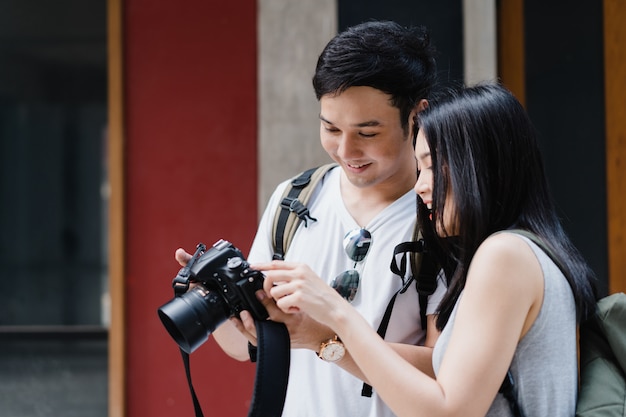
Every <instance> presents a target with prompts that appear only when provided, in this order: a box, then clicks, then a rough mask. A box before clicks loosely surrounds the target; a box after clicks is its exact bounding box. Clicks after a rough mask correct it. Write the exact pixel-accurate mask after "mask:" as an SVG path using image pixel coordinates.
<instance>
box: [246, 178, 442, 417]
mask: <svg viewBox="0 0 626 417" xmlns="http://www.w3.org/2000/svg"><path fill="white" fill-rule="evenodd" d="M340 175H341V169H340V168H336V169H333V170H331V171H330V172H329V173H327V174H326V176H325V177H324V179H323V183H322V182H321V183H320V184H319V185H318V187H317V189H316V190H315V191H314V194H313V195H312V198H311V201H310V202H309V204H308V207H309V211H310V213H311V216H312V217H314V218H315V219H317V221H315V222H312V221H308V224H307V226H306V227H305V225H304V222H303V223H301V224H300V227H298V229H297V231H296V234H295V235H294V238H293V241H292V243H291V246H290V247H289V249H288V250H287V252H286V255H285V260H286V261H294V262H303V263H306V264H308V265H309V266H310V267H311V268H312V269H313V270H314V271H315V272H316V273H317V274H318V275H319V276H320V277H322V278H323V279H325V280H326V281H327V282H328V283H329V284H330V282H331V281H332V280H333V279H334V278H335V277H336V276H337V275H339V274H340V273H341V272H343V271H346V270H348V269H352V268H353V267H354V261H352V260H350V259H349V258H348V256H347V255H346V253H345V250H344V248H343V238H344V236H345V235H346V233H348V232H349V231H351V230H354V229H357V228H361V227H365V229H367V230H368V231H369V232H370V233H371V235H372V241H371V245H370V248H369V252H368V254H367V256H366V258H365V259H364V260H363V261H362V262H359V263H358V264H357V265H356V268H355V269H356V270H357V271H358V272H359V275H360V277H361V278H360V283H359V288H358V291H357V293H356V297H355V298H354V300H353V301H352V305H353V306H354V307H355V308H356V309H357V310H358V311H359V312H360V313H361V315H363V317H365V319H366V320H367V321H368V322H369V323H370V324H371V325H372V327H373V328H374V329H377V328H378V325H379V324H380V322H381V320H382V317H383V315H384V312H385V309H386V308H387V305H388V303H389V301H390V299H391V298H392V296H393V295H394V294H395V293H396V292H397V291H398V290H399V289H400V288H401V287H402V280H401V278H400V277H399V276H398V275H395V274H393V273H392V272H391V270H390V263H391V259H392V256H393V250H394V248H395V246H396V245H397V244H399V243H401V242H405V241H409V240H411V239H412V235H413V228H414V226H415V221H416V208H415V207H416V206H415V199H416V197H415V194H414V193H413V191H409V192H407V193H406V194H405V195H404V196H402V197H401V198H399V199H398V200H396V201H395V202H394V203H392V204H391V205H389V206H388V207H386V208H385V209H384V210H383V211H382V212H380V213H379V214H378V215H377V216H376V217H375V218H374V219H372V221H371V222H370V223H369V224H367V225H359V224H357V223H356V222H355V220H354V219H353V218H352V217H351V216H350V214H349V213H348V211H347V210H346V207H345V206H344V203H343V200H342V197H341V193H340V186H339V179H340ZM287 184H288V181H285V182H283V183H282V184H281V185H279V186H278V187H277V189H276V190H275V191H274V193H273V195H272V197H271V199H270V201H269V203H268V205H267V208H266V210H265V213H264V214H263V217H262V219H261V222H260V225H259V229H258V231H257V235H256V237H255V240H254V242H253V245H252V247H251V249H250V254H249V256H248V260H249V262H250V263H255V262H266V261H268V260H271V258H272V254H273V251H272V224H273V221H274V216H275V213H276V209H277V206H278V204H279V203H280V201H279V200H280V198H281V196H282V193H283V191H284V189H285V187H286V186H287ZM444 293H445V286H444V285H443V283H442V282H439V286H438V288H437V291H436V292H435V294H433V296H431V297H430V300H429V303H428V308H427V314H432V313H434V312H435V311H436V309H437V307H438V305H439V302H440V301H441V298H442V297H443V294H444ZM424 339H425V331H423V330H422V327H421V319H420V309H419V301H418V295H417V290H416V289H415V286H414V285H412V286H411V287H410V288H409V290H407V291H406V292H405V293H404V294H399V295H398V297H397V299H396V302H395V305H394V307H393V313H392V315H391V319H390V321H389V326H388V328H387V333H386V336H385V340H387V341H389V342H401V343H407V344H412V345H417V344H423V342H424ZM372 360H376V358H372ZM362 387H363V382H362V381H361V380H360V379H358V378H356V377H354V376H352V375H351V374H350V373H348V372H346V371H344V370H343V369H341V368H340V367H339V366H337V365H336V364H332V363H327V362H324V361H322V360H321V359H319V358H318V357H317V355H316V354H315V352H312V351H311V350H308V349H292V350H291V366H290V374H289V385H288V388H287V398H286V400H285V408H284V412H283V416H285V417H306V416H311V417H321V416H324V417H326V416H358V417H387V416H393V415H394V414H393V413H392V412H391V410H390V409H389V408H388V407H387V406H386V405H385V404H384V403H383V402H382V400H381V399H380V398H379V397H378V396H377V395H376V391H374V394H373V395H372V397H364V396H361V389H362Z"/></svg>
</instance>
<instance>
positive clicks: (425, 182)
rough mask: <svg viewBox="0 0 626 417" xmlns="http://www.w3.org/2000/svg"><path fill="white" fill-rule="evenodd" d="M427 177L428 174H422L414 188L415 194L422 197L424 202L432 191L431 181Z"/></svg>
mask: <svg viewBox="0 0 626 417" xmlns="http://www.w3.org/2000/svg"><path fill="white" fill-rule="evenodd" d="M427 176H428V174H427V173H426V172H423V171H422V172H420V174H419V175H418V177H417V181H416V182H415V187H413V189H414V190H415V193H416V194H418V195H419V196H420V197H422V199H423V200H426V199H425V198H424V197H425V196H427V195H428V194H429V193H430V191H431V184H430V180H429V179H428V178H426V177H427Z"/></svg>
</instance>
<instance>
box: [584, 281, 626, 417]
mask: <svg viewBox="0 0 626 417" xmlns="http://www.w3.org/2000/svg"><path fill="white" fill-rule="evenodd" d="M625 373H626V294H624V293H616V294H612V295H609V296H607V297H604V298H602V299H601V300H600V301H598V304H597V306H596V312H595V314H594V315H593V317H591V318H590V319H589V320H587V321H586V322H584V323H583V324H581V326H580V391H579V393H578V403H577V404H576V417H605V416H606V417H624V416H626V378H625V376H624V375H625Z"/></svg>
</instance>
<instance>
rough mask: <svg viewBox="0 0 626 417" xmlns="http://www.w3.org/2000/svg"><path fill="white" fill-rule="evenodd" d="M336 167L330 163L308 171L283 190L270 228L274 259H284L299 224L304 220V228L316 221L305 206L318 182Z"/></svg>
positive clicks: (295, 178)
mask: <svg viewBox="0 0 626 417" xmlns="http://www.w3.org/2000/svg"><path fill="white" fill-rule="evenodd" d="M336 166H337V164H336V163H330V164H326V165H322V166H319V167H316V168H311V169H308V170H306V171H304V172H302V173H301V174H300V175H298V176H296V177H294V178H293V179H292V180H291V182H290V183H289V185H288V186H287V187H286V188H285V191H284V192H283V195H282V196H281V200H280V204H279V205H278V207H277V209H276V215H275V216H274V224H273V227H272V239H273V240H272V244H273V246H274V257H273V258H274V259H283V258H284V256H285V253H286V252H287V249H289V246H290V245H291V241H292V239H293V235H294V234H295V233H296V229H297V228H298V226H299V225H300V222H302V221H303V220H304V226H305V227H306V226H307V225H308V221H309V220H311V221H317V219H315V218H314V217H312V216H311V214H310V213H309V209H308V208H307V204H308V203H309V200H310V198H311V195H312V193H313V190H315V187H316V186H317V184H318V183H319V182H320V180H321V179H322V178H323V177H324V175H326V173H327V172H328V171H329V170H331V169H333V168H334V167H336Z"/></svg>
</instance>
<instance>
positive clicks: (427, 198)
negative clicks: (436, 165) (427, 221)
mask: <svg viewBox="0 0 626 417" xmlns="http://www.w3.org/2000/svg"><path fill="white" fill-rule="evenodd" d="M415 159H416V160H417V169H418V171H419V175H418V177H417V182H416V183H415V193H416V194H417V195H419V196H420V197H421V199H422V200H423V201H424V204H426V206H427V207H428V208H429V209H431V210H432V208H433V178H434V173H433V165H432V159H431V155H430V148H429V147H428V142H427V141H426V137H425V136H424V133H422V130H421V129H420V131H419V132H418V133H417V139H416V141H415ZM454 207H455V204H454V197H453V195H452V192H451V190H448V193H447V195H446V201H445V205H444V207H441V208H442V209H443V225H442V224H441V223H439V222H437V224H436V226H435V228H436V230H437V234H439V236H449V235H453V234H455V233H456V231H457V229H458V228H457V227H456V221H455V219H454V218H455V216H454Z"/></svg>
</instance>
